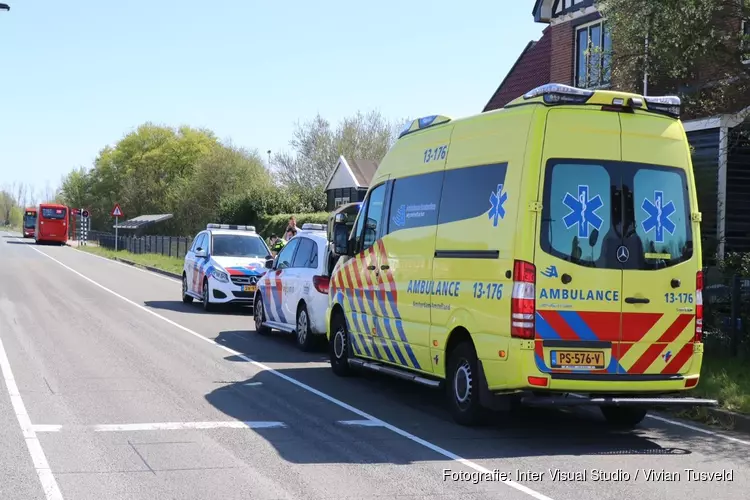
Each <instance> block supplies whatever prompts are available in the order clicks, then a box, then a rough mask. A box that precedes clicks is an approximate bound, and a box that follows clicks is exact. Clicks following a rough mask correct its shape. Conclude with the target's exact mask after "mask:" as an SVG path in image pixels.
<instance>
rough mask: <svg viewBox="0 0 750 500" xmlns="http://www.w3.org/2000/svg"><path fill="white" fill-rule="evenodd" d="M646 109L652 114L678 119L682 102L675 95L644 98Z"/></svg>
mask: <svg viewBox="0 0 750 500" xmlns="http://www.w3.org/2000/svg"><path fill="white" fill-rule="evenodd" d="M643 100H644V101H646V108H648V110H649V111H653V112H654V113H660V114H663V115H667V116H671V117H673V118H679V117H680V112H681V111H682V100H681V99H680V98H679V97H677V96H676V95H665V96H660V97H644V98H643Z"/></svg>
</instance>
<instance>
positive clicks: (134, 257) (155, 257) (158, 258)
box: [78, 245, 184, 275]
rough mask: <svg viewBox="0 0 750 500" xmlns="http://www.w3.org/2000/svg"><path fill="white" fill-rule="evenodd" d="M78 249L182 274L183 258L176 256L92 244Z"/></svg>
mask: <svg viewBox="0 0 750 500" xmlns="http://www.w3.org/2000/svg"><path fill="white" fill-rule="evenodd" d="M78 249H79V250H82V251H84V252H89V253H93V254H95V255H100V256H102V257H107V258H108V259H114V258H118V259H124V260H127V261H130V262H134V263H136V264H138V265H140V266H148V267H155V268H157V269H161V270H162V271H168V272H170V273H174V274H178V275H179V274H182V266H183V263H184V260H183V259H178V258H177V257H168V256H166V255H160V254H158V253H130V252H127V251H125V250H118V251H117V252H115V251H114V250H110V249H109V248H102V247H98V246H93V245H89V246H83V247H78Z"/></svg>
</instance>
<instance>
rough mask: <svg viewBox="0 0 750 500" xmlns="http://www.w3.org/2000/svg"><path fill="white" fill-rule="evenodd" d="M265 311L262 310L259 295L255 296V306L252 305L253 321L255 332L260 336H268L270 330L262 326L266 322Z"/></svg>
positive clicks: (261, 301) (261, 300)
mask: <svg viewBox="0 0 750 500" xmlns="http://www.w3.org/2000/svg"><path fill="white" fill-rule="evenodd" d="M265 315H266V310H265V309H263V299H262V298H261V297H260V295H256V296H255V304H253V319H254V320H255V331H256V332H257V333H259V334H260V335H266V334H268V333H269V332H270V331H271V329H270V328H268V327H267V326H264V325H263V322H264V321H265V320H266V317H265Z"/></svg>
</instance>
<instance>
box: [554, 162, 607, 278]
mask: <svg viewBox="0 0 750 500" xmlns="http://www.w3.org/2000/svg"><path fill="white" fill-rule="evenodd" d="M611 185H612V181H611V179H610V174H609V172H608V170H607V168H606V167H605V166H604V165H597V164H593V163H584V162H581V163H579V162H577V161H575V160H570V161H565V160H564V161H560V162H558V163H554V164H551V165H550V166H549V167H548V168H547V175H546V182H545V196H544V201H543V212H542V233H541V239H542V241H541V244H542V249H543V250H544V251H545V252H547V253H551V254H552V255H555V256H556V257H559V258H561V259H565V260H568V261H571V262H575V263H577V264H581V265H586V266H593V267H610V266H609V265H607V263H606V262H600V260H601V257H602V244H603V242H604V239H605V238H604V236H605V235H607V234H608V233H609V232H610V225H611V221H610V212H611V206H612V203H611V191H610V186H611ZM614 265H615V266H616V265H617V262H615V263H614Z"/></svg>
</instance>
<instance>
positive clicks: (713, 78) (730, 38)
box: [597, 0, 750, 115]
mask: <svg viewBox="0 0 750 500" xmlns="http://www.w3.org/2000/svg"><path fill="white" fill-rule="evenodd" d="M744 4H745V2H744V0H680V1H675V0H600V1H599V2H598V4H597V7H598V8H599V10H600V11H601V13H602V16H603V17H605V18H606V19H607V23H608V24H609V27H610V30H611V34H612V40H613V53H612V58H613V63H612V65H613V70H612V77H613V81H614V82H616V84H617V87H618V88H620V89H623V90H631V91H639V92H640V91H642V90H643V88H642V81H643V77H644V71H646V72H647V74H648V80H649V89H652V88H658V89H659V92H677V91H681V93H682V94H683V98H684V100H685V104H686V106H689V107H690V112H691V114H693V115H697V114H709V113H715V112H719V111H722V110H725V109H727V107H728V106H729V107H731V106H732V105H734V104H735V103H734V100H735V98H736V96H738V95H741V94H742V93H744V92H745V90H747V81H748V76H750V68H748V67H747V66H746V65H743V64H742V60H743V59H744V58H746V54H745V52H746V51H745V49H744V48H743V45H744V47H750V45H748V44H747V43H744V44H743V42H746V40H744V39H745V38H746V37H744V36H743V35H742V33H741V30H740V20H741V19H743V18H745V17H747V7H746V6H745V5H744ZM646 40H648V45H646ZM649 93H651V92H649Z"/></svg>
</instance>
